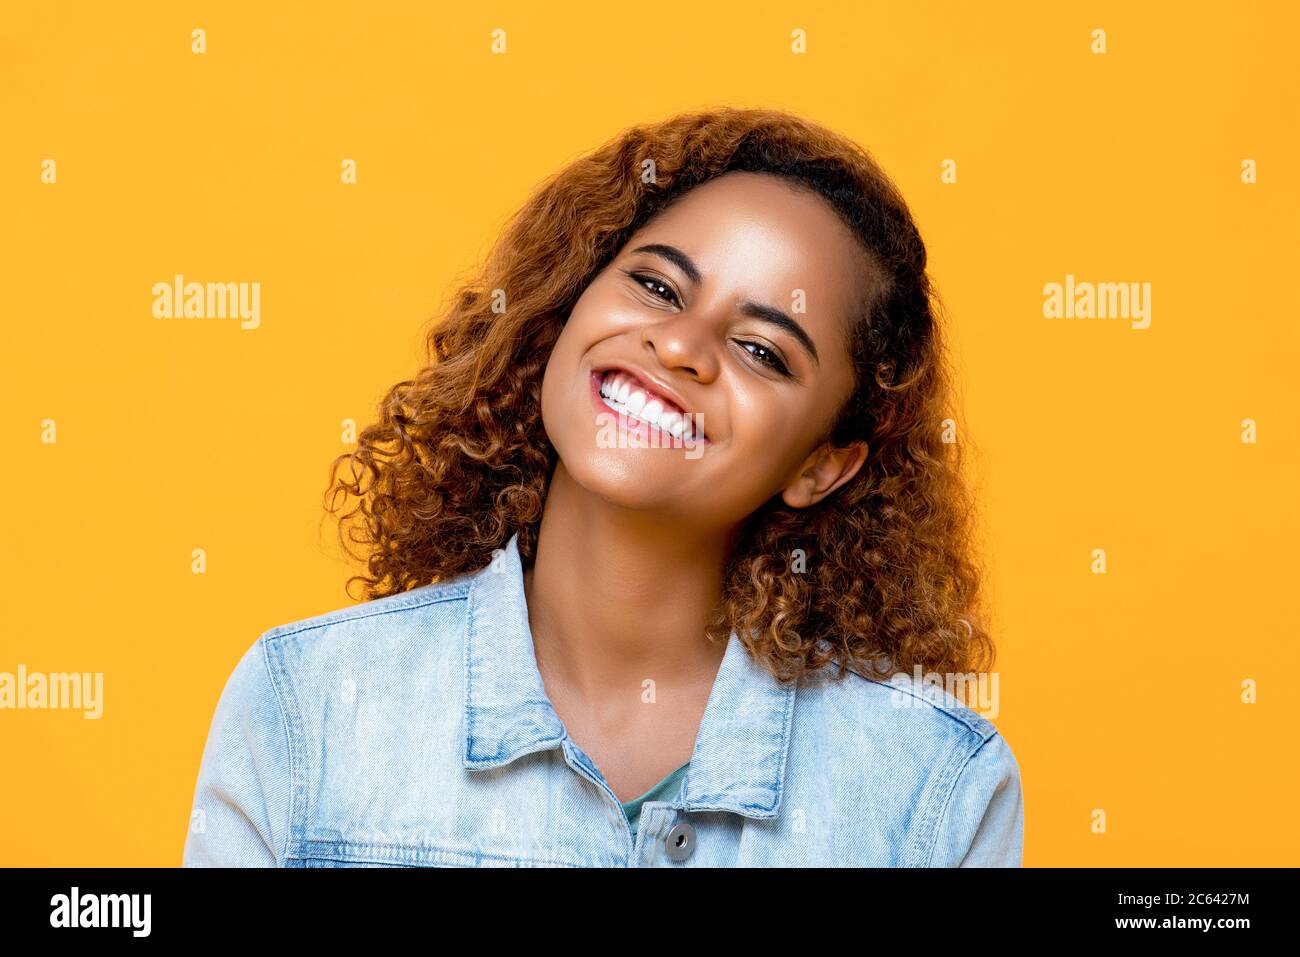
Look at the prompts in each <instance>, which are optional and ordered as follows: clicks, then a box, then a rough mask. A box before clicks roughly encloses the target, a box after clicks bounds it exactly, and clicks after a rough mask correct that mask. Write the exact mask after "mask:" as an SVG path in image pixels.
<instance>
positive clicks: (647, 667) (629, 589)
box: [524, 463, 731, 701]
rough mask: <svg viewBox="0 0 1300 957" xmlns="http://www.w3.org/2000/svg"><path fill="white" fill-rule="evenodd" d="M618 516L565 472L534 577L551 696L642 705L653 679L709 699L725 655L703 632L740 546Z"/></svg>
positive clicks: (664, 522) (532, 602)
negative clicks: (630, 700)
mask: <svg viewBox="0 0 1300 957" xmlns="http://www.w3.org/2000/svg"><path fill="white" fill-rule="evenodd" d="M683 524H684V523H681V522H677V523H674V522H672V521H671V520H668V519H665V518H663V517H662V516H648V515H646V514H644V513H639V512H631V511H629V510H627V509H621V508H619V507H618V506H614V505H611V504H610V503H609V502H606V501H605V500H603V499H600V498H598V497H596V496H594V495H592V494H591V493H589V492H588V491H587V490H586V489H584V488H583V487H582V486H580V485H578V483H576V482H575V481H573V479H572V477H571V476H569V474H568V473H567V472H566V471H565V469H564V465H563V463H560V464H558V465H557V466H556V469H555V473H554V475H553V476H552V478H551V482H550V487H549V490H548V492H547V498H546V507H545V511H544V512H543V516H542V522H541V526H540V529H539V532H538V544H537V554H536V557H535V560H534V562H533V563H532V564H531V565H530V566H529V567H528V568H527V569H525V571H524V592H525V595H526V599H527V604H528V621H529V626H530V628H531V630H532V633H533V644H534V649H535V652H536V657H537V661H538V667H539V669H540V670H541V671H542V674H543V678H544V679H545V680H546V681H547V683H548V685H552V684H554V683H556V682H559V683H562V684H563V686H564V687H565V688H566V689H568V690H569V691H570V692H571V694H572V695H573V696H577V697H579V698H581V699H583V700H586V701H600V700H602V699H606V700H608V699H609V698H610V696H611V695H614V696H616V697H617V698H620V699H622V698H624V696H625V695H626V694H628V693H629V691H631V692H633V693H637V694H639V693H640V691H641V690H642V688H643V683H644V682H645V680H646V679H651V680H653V681H654V682H655V684H656V685H669V686H673V687H675V688H683V687H690V686H696V685H700V686H703V687H704V688H705V690H706V693H707V688H708V687H710V686H711V685H712V682H713V679H714V677H715V676H716V675H717V671H718V667H719V665H720V664H721V660H722V656H723V654H724V653H725V651H726V648H725V646H719V645H714V644H710V643H709V642H708V641H707V640H706V638H705V636H704V626H705V623H706V622H707V621H708V619H709V617H710V615H711V613H712V612H713V610H714V607H715V606H716V604H717V602H718V599H719V597H720V596H721V594H722V570H723V568H724V565H725V562H726V558H727V555H728V551H729V549H730V547H731V540H730V539H729V537H728V536H727V535H726V534H724V533H718V532H715V533H713V534H711V535H703V534H700V533H699V531H698V529H692V528H683V527H682V525H683Z"/></svg>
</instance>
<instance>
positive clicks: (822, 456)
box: [781, 442, 867, 508]
mask: <svg viewBox="0 0 1300 957" xmlns="http://www.w3.org/2000/svg"><path fill="white" fill-rule="evenodd" d="M866 460H867V443H866V442H852V443H850V444H849V445H847V446H845V447H844V448H834V447H833V446H831V445H830V444H829V443H822V445H820V446H819V447H818V448H817V450H816V451H815V452H813V453H812V455H810V456H808V458H807V459H805V460H804V462H803V464H802V465H801V466H800V467H799V473H798V475H797V476H796V477H795V479H794V481H792V482H790V483H789V484H788V485H787V486H786V487H785V488H784V489H783V490H782V492H781V498H782V500H783V501H784V502H785V504H787V505H789V506H790V507H791V508H807V507H808V506H809V505H816V504H817V503H818V502H820V501H821V500H822V499H824V498H825V497H826V496H827V495H830V494H831V492H833V491H835V490H836V489H837V488H839V487H840V486H841V485H843V484H844V483H845V482H847V481H848V480H849V479H851V478H853V476H855V475H857V474H858V469H860V468H862V463H863V462H865V461H866Z"/></svg>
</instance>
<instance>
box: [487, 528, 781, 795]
mask: <svg viewBox="0 0 1300 957" xmlns="http://www.w3.org/2000/svg"><path fill="white" fill-rule="evenodd" d="M518 539H519V535H518V533H515V534H514V535H512V536H511V538H510V541H509V542H507V543H506V547H505V549H504V550H503V551H502V552H501V553H499V554H497V555H496V556H495V557H494V558H493V560H492V562H491V563H490V564H488V565H487V566H485V567H484V568H482V569H480V570H479V571H477V572H474V573H473V574H472V575H471V581H470V588H469V608H468V622H467V626H466V635H465V751H464V766H465V767H466V768H471V769H478V768H496V767H501V766H503V765H506V764H509V763H510V762H511V761H513V760H514V759H515V758H518V757H520V756H521V755H525V754H531V753H533V752H535V751H546V750H551V749H554V748H563V749H564V750H565V752H566V755H567V754H568V753H569V751H570V749H571V748H573V747H574V745H575V742H573V741H572V740H571V739H569V737H568V732H567V730H566V729H565V727H564V723H563V722H562V721H561V720H560V716H559V715H558V714H557V713H556V711H555V709H554V707H552V705H551V702H550V699H549V698H548V697H547V695H546V689H545V686H544V685H543V683H542V678H541V674H540V672H539V671H538V668H537V658H536V655H535V653H534V650H533V638H532V631H531V630H530V628H529V625H528V610H527V605H526V602H525V596H524V580H523V566H522V564H521V561H520V557H519V542H518ZM794 701H795V685H794V683H785V684H782V683H781V682H778V681H777V680H776V678H775V677H773V676H772V675H771V674H770V673H769V672H767V671H766V670H765V669H763V668H762V667H761V666H760V665H758V664H756V663H755V662H754V660H753V659H752V658H751V656H750V654H749V652H748V650H746V648H745V646H744V645H743V644H742V643H741V641H740V639H739V638H738V637H737V635H736V632H735V631H734V630H733V631H732V633H731V637H730V639H729V640H728V643H727V648H726V652H725V654H724V655H723V659H722V665H721V667H720V669H719V671H718V675H717V678H716V679H715V680H714V684H713V690H712V691H711V692H710V694H709V700H708V704H707V705H706V707H705V711H704V717H703V718H702V719H701V721H700V729H699V732H698V734H697V736H696V740H695V750H694V752H693V753H692V754H691V763H690V767H688V768H687V771H686V781H685V789H684V791H683V794H682V802H681V803H682V805H684V807H683V809H684V810H686V811H711V810H720V811H734V812H735V813H737V814H743V815H745V816H747V817H753V818H773V817H776V813H777V808H778V806H779V805H780V803H781V791H782V785H783V782H784V779H785V764H786V754H787V751H788V749H789V744H790V725H791V721H792V718H793V715H794ZM587 763H588V764H589V761H588V762H587Z"/></svg>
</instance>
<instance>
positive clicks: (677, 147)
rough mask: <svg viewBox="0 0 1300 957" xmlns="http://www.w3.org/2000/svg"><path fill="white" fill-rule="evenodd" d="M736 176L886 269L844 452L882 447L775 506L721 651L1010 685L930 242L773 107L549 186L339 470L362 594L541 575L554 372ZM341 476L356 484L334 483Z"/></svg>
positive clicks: (751, 532) (618, 141)
mask: <svg viewBox="0 0 1300 957" xmlns="http://www.w3.org/2000/svg"><path fill="white" fill-rule="evenodd" d="M733 170H746V171H751V172H766V173H772V174H776V175H779V176H782V177H784V178H785V181H786V182H787V183H789V184H791V185H792V186H794V187H795V188H798V189H804V190H812V191H815V192H816V193H818V194H820V195H821V196H823V197H825V199H827V200H828V201H829V202H830V203H831V205H832V206H833V207H834V209H835V210H836V211H837V212H838V214H839V215H840V216H841V217H843V219H844V220H845V221H846V222H847V223H848V224H849V225H850V227H851V228H852V230H853V232H854V233H855V234H856V235H857V237H858V238H859V239H860V241H861V243H862V245H863V246H864V247H865V249H866V250H867V251H868V253H869V254H870V259H869V262H870V263H871V264H872V265H873V266H874V272H875V275H874V276H873V277H872V282H871V283H870V284H869V285H870V288H871V292H870V293H869V296H868V299H867V301H865V302H862V303H861V306H860V310H859V312H858V314H857V315H856V316H855V317H854V318H853V321H852V322H851V323H850V324H849V327H848V329H847V337H848V342H847V344H848V348H849V355H850V357H851V359H852V363H853V368H854V370H855V388H854V392H853V394H852V395H851V397H850V398H849V399H848V400H847V401H846V403H845V405H844V407H843V409H842V410H841V411H840V412H839V414H838V417H836V418H835V419H834V420H833V423H832V428H831V433H830V436H829V438H830V440H831V441H832V442H834V443H835V444H836V446H837V447H843V446H844V445H846V444H848V443H849V442H851V441H854V440H863V441H865V442H867V443H868V456H867V459H866V461H865V462H864V463H863V466H862V467H861V468H860V469H859V471H858V473H857V474H856V475H855V476H854V477H853V478H852V479H851V480H850V481H849V482H847V483H846V484H845V485H844V486H842V487H841V488H839V489H837V490H836V492H835V493H834V494H832V495H830V496H828V497H827V498H825V499H823V500H822V501H820V502H818V503H817V504H815V505H813V506H811V507H808V508H791V507H789V506H787V505H786V504H785V503H784V502H783V501H782V500H781V497H780V496H779V495H778V496H774V497H773V498H772V499H771V500H770V501H769V502H767V503H766V504H765V505H764V506H762V507H761V508H759V509H758V510H756V511H755V513H754V514H753V515H751V516H750V517H749V518H747V519H746V521H745V522H744V523H743V525H742V527H741V528H740V529H739V530H738V534H737V536H736V538H735V545H734V547H733V550H732V552H731V554H730V555H729V557H728V561H727V568H726V569H725V572H724V578H723V593H722V597H721V600H720V602H719V603H718V604H717V606H716V607H715V608H714V610H713V612H712V615H711V619H710V621H709V622H708V624H707V626H706V637H707V638H708V640H710V641H714V642H725V641H726V640H728V639H729V637H730V634H731V633H732V631H733V630H734V631H735V632H736V634H737V635H738V637H740V639H741V640H742V641H743V642H744V643H745V647H746V648H747V650H748V651H749V653H750V654H751V656H753V658H754V659H755V660H756V661H757V662H758V663H759V664H760V665H761V666H762V667H764V668H766V669H767V670H768V671H769V672H770V673H771V674H772V675H774V676H775V677H776V678H777V679H779V680H781V681H789V680H795V679H797V678H799V677H800V676H802V675H805V674H811V673H812V672H816V671H818V670H820V669H821V668H823V666H825V665H826V664H828V663H829V662H831V661H835V662H837V663H838V664H839V666H840V668H841V669H847V670H852V671H854V672H856V673H858V674H860V675H863V676H870V677H872V678H873V679H883V678H888V677H889V676H891V675H893V674H895V673H898V672H903V673H907V674H911V673H913V672H914V670H915V669H916V668H917V667H918V666H919V667H920V669H921V670H923V671H926V672H938V673H940V674H954V673H966V672H969V671H971V670H973V669H975V670H983V669H986V668H987V667H988V666H989V665H990V664H991V662H992V659H993V655H994V651H993V643H992V641H991V639H990V637H989V635H988V633H987V631H986V630H985V629H984V627H983V626H982V625H981V624H980V621H979V615H978V614H977V610H978V608H977V606H978V604H979V600H980V569H979V568H978V566H977V564H976V561H975V558H974V554H973V553H974V548H973V545H972V541H973V539H972V534H971V524H972V518H973V514H974V507H973V504H972V502H971V500H970V497H969V496H968V493H967V489H966V487H965V484H964V482H963V479H962V477H961V445H960V443H958V442H956V441H953V440H952V438H951V435H952V432H953V429H954V425H953V423H954V421H955V420H954V416H953V414H952V413H951V412H950V410H949V402H950V398H951V392H952V390H953V383H952V379H951V376H950V373H949V372H948V370H947V368H946V355H945V346H944V343H943V340H942V339H941V336H940V328H939V326H938V324H937V322H936V313H937V312H938V311H939V310H938V297H937V294H936V293H935V292H934V290H933V289H932V286H931V281H930V278H929V277H928V275H927V273H926V249H925V245H924V243H923V242H922V240H921V237H920V234H919V232H918V230H917V227H916V226H915V224H914V223H913V221H912V217H911V214H910V212H909V211H908V208H907V206H906V204H905V203H904V201H903V199H902V196H901V195H900V194H899V192H898V190H897V188H896V187H895V186H894V184H893V183H892V182H891V181H890V179H889V178H888V177H887V175H886V174H885V173H884V172H883V171H882V170H881V168H880V167H879V166H878V165H877V163H876V161H875V160H874V159H873V158H872V156H871V155H870V154H869V153H868V152H867V151H866V150H865V149H864V148H862V147H861V146H860V145H858V144H856V143H855V142H853V141H852V140H850V139H847V138H845V137H843V136H841V135H839V134H837V133H834V132H832V131H830V130H827V129H825V128H823V127H821V126H818V125H816V124H814V123H812V122H810V121H807V120H805V119H803V118H800V117H797V116H794V115H791V114H788V113H784V112H779V111H775V110H766V109H761V110H750V109H733V108H715V109H709V110H705V111H701V112H695V113H688V114H684V115H679V116H676V117H673V118H671V119H668V120H665V121H663V122H659V123H654V124H645V125H640V126H635V127H632V128H630V129H628V130H625V131H624V132H623V133H622V134H621V135H619V136H617V137H615V138H614V139H612V140H610V141H608V142H607V143H605V144H604V145H602V146H601V147H600V148H599V149H597V150H596V151H595V152H593V153H591V154H590V155H587V156H585V157H583V158H581V159H579V160H577V161H575V162H573V163H572V164H570V165H569V166H567V167H566V168H564V169H562V170H561V171H559V172H558V173H556V174H554V175H552V176H551V177H550V178H548V179H547V180H545V181H544V182H543V183H542V184H541V186H540V187H539V188H538V189H537V191H536V192H535V193H534V195H533V196H532V197H531V198H530V199H529V200H528V201H527V203H526V204H525V205H524V206H523V207H522V208H521V209H520V210H519V211H518V212H517V213H516V214H515V216H514V217H513V218H512V219H511V220H510V221H509V222H508V223H507V225H506V228H505V230H504V231H503V232H502V235H501V236H500V238H499V240H498V242H497V243H496V245H495V246H494V248H493V249H492V251H491V252H490V254H489V255H488V257H487V261H486V263H485V264H484V265H483V266H482V269H481V271H479V272H477V273H476V275H475V276H474V277H473V278H472V279H471V280H470V281H468V282H466V283H465V284H464V285H463V286H461V287H460V288H459V290H458V291H457V293H456V294H455V296H454V298H453V299H452V305H451V307H450V309H449V311H448V312H447V314H446V315H445V317H444V318H443V319H442V320H441V321H437V322H435V323H434V324H433V325H432V327H431V328H430V330H429V331H428V333H427V336H426V345H427V350H428V357H427V364H426V365H425V366H424V367H423V368H422V369H421V371H420V372H419V373H418V374H417V375H416V376H415V377H414V378H412V379H409V380H407V381H404V382H400V383H398V384H397V385H395V386H393V387H392V388H391V389H389V390H388V392H387V393H386V394H385V396H384V398H383V399H382V400H381V402H380V404H379V410H378V415H379V418H378V421H377V422H375V423H374V424H372V425H369V426H368V427H367V428H365V429H364V430H362V432H361V433H360V435H359V437H358V439H357V444H356V448H355V449H354V450H352V451H350V452H347V453H344V454H341V455H339V456H338V457H337V458H336V459H334V461H333V463H332V464H331V466H330V470H329V487H328V488H327V490H326V493H325V507H326V510H327V511H328V512H329V513H331V514H334V513H336V512H338V511H340V510H341V508H342V504H341V503H345V502H346V501H348V500H349V499H351V498H355V499H356V500H357V503H356V506H355V508H353V509H352V510H351V511H348V512H346V513H345V514H343V515H342V516H341V517H340V520H339V537H340V540H341V542H342V545H343V549H344V552H345V553H346V554H348V555H349V556H350V557H352V558H355V559H359V560H364V561H365V562H366V567H367V570H368V572H369V574H368V575H354V576H353V577H351V578H349V579H348V581H347V583H346V584H345V586H344V587H345V590H349V588H350V586H351V584H352V583H353V582H355V581H361V582H363V583H364V584H365V587H366V591H365V596H364V597H365V598H366V599H374V598H379V597H383V596H386V595H391V594H395V593H398V592H401V591H405V590H407V589H409V588H413V587H417V586H419V585H423V584H430V583H433V582H438V581H445V580H447V579H450V578H452V577H455V576H458V575H460V574H463V573H466V572H471V571H474V570H477V569H480V568H482V567H484V566H485V565H487V564H488V563H489V562H490V561H491V559H492V556H493V552H494V550H496V549H499V548H501V547H502V546H503V545H504V544H506V543H507V542H508V541H509V539H510V536H511V535H512V534H515V533H518V535H519V541H518V546H519V553H520V558H521V561H523V562H524V564H525V566H527V565H528V564H529V563H531V562H532V561H533V560H534V558H535V555H536V546H537V536H538V528H539V525H540V522H541V516H542V510H543V505H544V503H545V499H546V493H547V488H548V483H549V480H550V476H551V474H552V469H553V468H554V466H555V464H556V460H557V455H556V452H555V449H554V448H553V447H552V445H551V443H550V441H549V439H548V438H547V435H546V431H545V429H544V428H543V425H542V416H541V382H542V374H543V372H544V371H545V369H546V364H547V361H548V359H549V357H550V354H551V350H552V347H553V346H554V345H555V342H556V340H557V338H558V337H559V335H560V331H561V328H562V326H563V324H564V322H565V320H566V319H567V318H568V315H569V312H570V310H571V309H572V307H573V305H574V303H575V302H576V301H577V299H578V297H579V296H580V295H581V294H582V292H583V290H584V289H585V288H586V286H587V285H588V283H589V282H590V281H591V280H592V279H593V278H594V277H595V275H596V274H597V273H599V272H600V271H601V269H602V268H604V266H605V265H607V264H608V262H609V261H610V260H611V259H612V258H613V257H614V256H615V255H616V254H617V253H618V251H619V250H620V249H621V248H622V247H623V246H624V244H625V243H626V242H627V240H628V239H629V238H630V236H631V235H632V234H633V233H634V232H635V231H636V230H637V229H639V228H640V227H641V226H643V225H644V224H645V223H647V222H648V221H649V220H650V219H651V218H652V217H654V216H655V215H656V214H657V213H659V212H662V211H663V210H664V209H665V208H666V207H667V206H668V205H669V204H670V203H671V202H673V201H674V200H675V199H677V198H679V197H681V196H682V195H683V194H685V193H686V192H687V191H688V190H690V189H692V188H693V187H695V186H697V185H699V184H701V183H703V182H705V181H706V180H709V179H710V178H713V177H716V176H719V175H721V174H723V173H726V172H730V171H733ZM647 173H648V175H647ZM506 294H508V297H509V298H508V302H509V305H508V308H503V307H502V304H503V302H504V301H505V297H506ZM344 463H347V464H348V466H349V471H350V473H351V479H350V480H348V479H347V478H345V477H337V478H336V475H337V472H338V469H339V466H340V465H342V464H344ZM349 542H350V543H352V544H356V545H362V546H364V548H365V552H366V553H365V554H364V555H356V554H353V553H352V552H351V550H350V549H349V548H348V545H349ZM796 550H799V551H800V552H801V554H802V555H803V556H804V564H805V566H806V567H805V568H803V569H801V570H799V571H797V572H796V571H793V570H792V569H791V561H790V557H791V556H792V555H794V554H795V553H796ZM844 673H845V671H844V670H840V671H838V673H837V674H836V676H835V677H837V678H840V677H843V675H844Z"/></svg>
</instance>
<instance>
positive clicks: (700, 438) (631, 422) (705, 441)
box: [588, 369, 710, 445]
mask: <svg viewBox="0 0 1300 957" xmlns="http://www.w3.org/2000/svg"><path fill="white" fill-rule="evenodd" d="M611 371H613V370H610V369H605V370H602V371H600V372H592V373H591V375H590V376H588V381H590V383H591V401H592V404H593V405H594V406H595V407H596V410H597V411H599V412H607V413H612V414H614V415H617V416H618V424H619V428H620V429H625V430H627V431H628V432H632V433H637V434H641V435H649V433H650V429H652V428H653V429H655V431H657V432H658V433H659V434H660V435H662V436H663V437H664V439H665V441H668V442H680V443H682V444H683V445H685V444H687V443H688V441H690V442H694V443H695V444H696V445H709V444H710V440H709V437H708V436H706V435H697V436H696V437H695V438H694V439H690V440H687V439H674V438H673V436H672V433H670V432H665V431H664V430H663V429H660V428H657V427H656V426H652V425H651V424H650V423H649V422H645V421H643V420H641V419H634V418H633V417H632V416H630V415H627V414H626V413H624V412H620V411H618V410H617V409H611V408H610V407H609V406H608V405H606V404H605V397H604V396H602V395H601V394H600V384H601V383H602V382H603V381H605V375H606V373H608V372H611Z"/></svg>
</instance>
